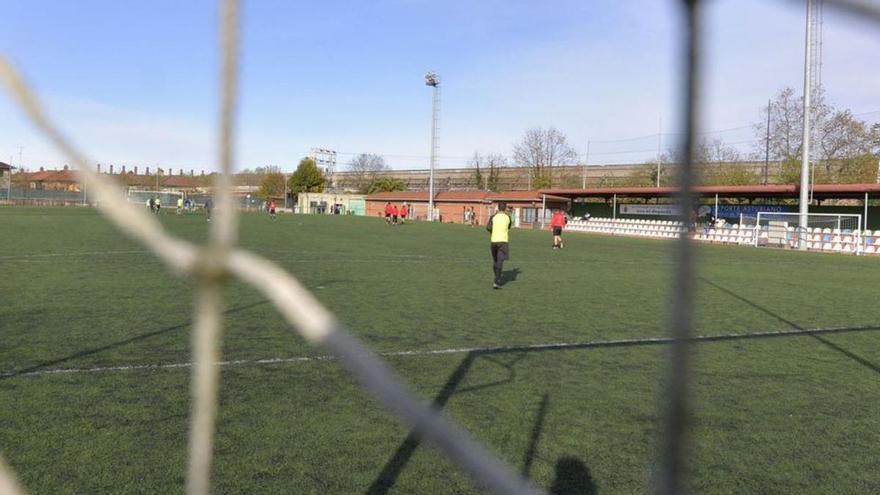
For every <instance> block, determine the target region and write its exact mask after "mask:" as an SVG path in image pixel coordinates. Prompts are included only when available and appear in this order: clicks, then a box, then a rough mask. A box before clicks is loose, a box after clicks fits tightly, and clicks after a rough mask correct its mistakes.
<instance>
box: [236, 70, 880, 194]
mask: <svg viewBox="0 0 880 495" xmlns="http://www.w3.org/2000/svg"><path fill="white" fill-rule="evenodd" d="M809 111H810V119H811V122H812V126H811V135H810V140H811V143H812V144H811V153H810V155H811V157H810V158H811V160H810V161H811V163H812V166H813V173H814V178H813V180H814V181H815V182H817V183H857V182H876V181H877V180H878V178H880V177H878V172H880V163H878V159H880V123H875V124H873V125H872V124H869V123H868V122H866V121H864V120H861V119H859V118H857V116H856V115H855V114H853V112H851V111H850V110H848V109H840V108H835V107H834V106H833V105H832V104H831V103H829V102H828V101H827V98H826V97H825V92H824V91H823V90H822V89H821V88H819V89H817V90H816V91H815V94H814V95H813V96H812V101H811V106H810V109H809ZM759 115H760V120H758V121H756V122H755V124H754V125H753V126H752V128H753V133H754V136H755V139H754V141H753V148H752V149H751V150H749V151H740V150H739V149H737V148H736V147H734V146H732V145H731V144H728V143H726V142H725V141H724V140H723V139H721V138H714V139H708V138H707V139H701V140H700V141H699V142H698V144H697V156H696V168H697V171H698V176H699V180H700V182H701V183H703V184H710V185H751V184H761V183H763V182H764V181H765V180H767V179H769V182H773V183H783V184H796V183H799V181H800V171H801V149H802V148H801V147H802V146H803V142H802V141H803V139H802V137H803V132H802V125H803V121H802V118H803V99H802V98H800V97H799V96H797V95H796V93H795V91H794V90H793V89H792V88H788V87H787V88H783V89H782V90H780V91H779V92H778V93H777V94H776V95H775V96H774V97H773V98H772V99H771V101H770V104H769V106H768V107H765V108H763V109H762V110H761V112H760V114H759ZM578 159H579V157H578V153H577V152H576V151H575V149H574V148H573V147H572V146H571V145H570V144H569V140H568V137H567V136H566V135H565V134H564V133H563V132H561V131H560V130H558V129H556V128H555V127H547V128H544V127H534V128H531V129H528V130H526V131H525V132H524V133H523V135H522V137H520V139H519V140H517V141H516V142H515V143H514V144H513V148H512V152H511V154H510V158H508V157H507V156H505V155H504V154H502V153H498V152H489V153H486V152H481V151H479V150H478V151H474V154H473V156H472V157H471V159H470V160H469V161H468V167H469V168H471V169H472V177H471V180H470V182H471V187H473V188H474V189H478V190H483V191H498V190H499V188H500V186H501V184H500V180H499V177H500V174H501V170H502V169H503V168H506V167H508V166H511V165H512V166H514V167H522V168H524V169H526V173H527V174H528V186H529V188H530V189H541V188H547V187H551V186H558V187H580V185H581V178H580V177H577V176H575V175H571V174H569V175H564V173H563V172H560V168H559V167H560V166H562V165H577V162H578ZM765 159H766V160H767V161H769V162H773V164H774V167H773V169H774V171H775V176H774V177H770V178H765V177H764V176H763V174H762V173H761V172H760V171H758V170H755V167H754V166H752V164H753V163H754V162H755V161H763V160H765ZM681 161H682V157H680V156H678V152H677V150H667V151H666V152H663V153H661V154H660V156H658V157H655V159H653V160H651V161H649V162H645V163H644V164H643V165H642V166H640V167H638V168H637V169H636V170H635V171H634V172H633V173H631V174H630V175H629V176H627V177H617V178H614V180H613V182H614V185H621V186H622V185H631V186H653V185H655V184H657V182H658V174H659V183H660V184H661V185H673V184H675V183H676V181H677V177H676V172H677V170H678V166H677V165H678V164H679V163H681ZM658 162H659V167H658ZM746 162H751V164H747V163H746ZM347 170H348V174H346V176H345V178H344V182H343V183H341V184H339V186H341V187H343V188H345V189H349V190H354V191H357V192H359V193H364V194H372V193H376V192H383V191H400V190H403V189H404V188H405V184H404V183H403V182H402V181H400V180H399V179H395V178H393V177H391V176H390V171H391V168H390V167H389V166H388V165H387V164H386V163H385V159H384V158H383V157H382V156H380V155H376V154H370V153H362V154H359V155H357V156H355V157H354V158H352V160H351V161H350V162H349V163H348V164H347ZM239 175H240V176H241V179H240V180H243V181H244V180H249V177H250V176H252V175H258V176H260V180H261V185H260V195H261V196H263V197H270V196H275V197H277V196H280V195H282V194H283V193H284V190H285V183H284V176H283V175H282V174H281V171H280V170H279V169H277V167H264V168H257V169H255V170H253V171H250V170H245V171H244V172H242V174H239ZM326 183H327V179H326V178H325V177H324V176H323V174H322V173H321V170H320V169H319V168H318V167H317V166H316V164H315V162H314V160H312V159H311V158H303V159H302V160H301V161H300V163H299V166H298V167H297V169H296V172H294V174H293V175H292V176H291V177H290V179H289V180H288V181H287V190H288V191H290V192H291V193H293V194H297V193H300V192H318V191H323V190H324V187H325V186H326ZM594 185H595V184H594ZM599 185H603V184H599Z"/></svg>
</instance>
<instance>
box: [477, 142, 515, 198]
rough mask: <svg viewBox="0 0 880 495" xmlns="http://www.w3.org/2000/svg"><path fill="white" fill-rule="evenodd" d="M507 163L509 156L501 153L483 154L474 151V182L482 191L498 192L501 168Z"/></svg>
mask: <svg viewBox="0 0 880 495" xmlns="http://www.w3.org/2000/svg"><path fill="white" fill-rule="evenodd" d="M506 165H507V158H505V157H504V155H502V154H500V153H491V154H488V155H481V154H480V152H479V151H475V152H474V156H473V157H472V158H471V160H470V166H471V167H472V168H473V169H474V175H473V182H474V185H475V186H476V188H477V189H480V190H482V191H492V192H498V188H499V180H498V179H499V177H500V175H501V168H502V167H504V166H506Z"/></svg>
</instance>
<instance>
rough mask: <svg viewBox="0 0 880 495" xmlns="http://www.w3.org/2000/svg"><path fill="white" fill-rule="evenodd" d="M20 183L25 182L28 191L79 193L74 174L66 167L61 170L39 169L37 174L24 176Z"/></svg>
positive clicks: (32, 173)
mask: <svg viewBox="0 0 880 495" xmlns="http://www.w3.org/2000/svg"><path fill="white" fill-rule="evenodd" d="M22 181H24V182H27V184H28V189H31V190H34V191H68V192H80V191H81V189H80V185H79V182H77V178H76V174H74V173H73V171H72V170H70V168H69V167H68V166H67V165H65V166H64V169H63V170H46V169H44V168H43V167H40V170H39V171H38V172H31V173H27V174H24V177H22Z"/></svg>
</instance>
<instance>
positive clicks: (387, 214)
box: [385, 203, 394, 225]
mask: <svg viewBox="0 0 880 495" xmlns="http://www.w3.org/2000/svg"><path fill="white" fill-rule="evenodd" d="M393 211H394V208H392V207H391V203H385V223H387V224H388V225H391V213H392V212H393Z"/></svg>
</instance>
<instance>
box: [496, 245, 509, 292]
mask: <svg viewBox="0 0 880 495" xmlns="http://www.w3.org/2000/svg"><path fill="white" fill-rule="evenodd" d="M508 258H510V250H509V248H508V245H507V243H506V242H493V243H492V269H493V270H494V271H495V283H496V284H498V285H501V282H502V280H501V275H502V273H503V271H504V260H506V259H508Z"/></svg>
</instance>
